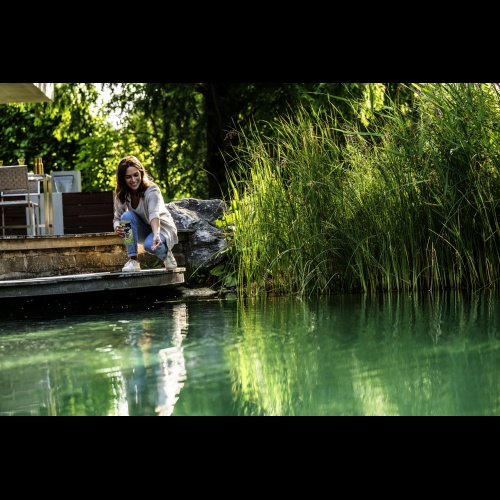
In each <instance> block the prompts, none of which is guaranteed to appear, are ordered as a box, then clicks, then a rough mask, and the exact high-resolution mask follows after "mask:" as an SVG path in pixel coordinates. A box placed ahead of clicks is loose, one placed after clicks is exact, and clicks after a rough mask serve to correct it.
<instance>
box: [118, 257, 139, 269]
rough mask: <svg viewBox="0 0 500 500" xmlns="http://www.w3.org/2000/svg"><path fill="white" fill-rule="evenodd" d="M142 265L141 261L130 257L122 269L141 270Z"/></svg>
mask: <svg viewBox="0 0 500 500" xmlns="http://www.w3.org/2000/svg"><path fill="white" fill-rule="evenodd" d="M140 270H141V265H140V264H139V261H137V260H134V259H129V261H128V262H127V263H126V264H125V265H124V266H123V268H122V271H125V272H126V271H140Z"/></svg>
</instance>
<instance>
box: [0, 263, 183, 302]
mask: <svg viewBox="0 0 500 500" xmlns="http://www.w3.org/2000/svg"><path fill="white" fill-rule="evenodd" d="M185 271H186V269H185V268H184V267H178V268H176V269H173V270H165V269H164V268H160V269H143V270H141V271H137V272H100V273H89V274H70V275H65V276H49V277H44V278H31V279H14V280H4V281H0V299H4V298H12V299H15V298H23V299H24V298H29V297H46V296H66V295H68V294H85V295H86V294H91V293H93V292H106V291H115V290H127V291H130V290H133V289H140V290H143V289H150V288H155V287H169V286H171V285H177V284H182V283H184V272H185Z"/></svg>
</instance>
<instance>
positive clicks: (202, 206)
mask: <svg viewBox="0 0 500 500" xmlns="http://www.w3.org/2000/svg"><path fill="white" fill-rule="evenodd" d="M167 208H168V209H169V211H170V213H171V214H172V217H173V219H174V222H175V224H176V226H177V228H178V229H187V230H190V231H193V232H192V233H191V234H190V236H189V241H188V242H186V243H184V255H185V259H186V267H187V268H188V269H189V270H190V271H191V272H193V271H195V270H197V269H198V270H203V271H207V270H210V269H213V268H214V267H216V266H218V265H219V264H221V263H222V262H224V261H225V260H226V258H227V257H226V253H225V252H223V251H224V250H225V249H226V247H227V242H226V239H225V237H224V231H223V229H222V228H220V227H218V226H217V224H216V222H215V221H216V220H217V219H218V218H220V217H222V216H224V215H225V214H226V212H227V207H226V205H225V203H224V201H223V200H219V199H214V200H200V199H197V198H182V199H180V200H176V201H172V202H170V203H167Z"/></svg>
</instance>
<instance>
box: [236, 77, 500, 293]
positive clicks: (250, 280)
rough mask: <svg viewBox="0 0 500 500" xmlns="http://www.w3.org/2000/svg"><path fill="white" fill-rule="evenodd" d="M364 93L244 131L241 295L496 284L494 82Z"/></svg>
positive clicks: (239, 181)
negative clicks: (264, 127) (393, 95)
mask: <svg viewBox="0 0 500 500" xmlns="http://www.w3.org/2000/svg"><path fill="white" fill-rule="evenodd" d="M380 88H381V87H379V90H380ZM367 95H371V96H373V97H375V95H376V94H375V93H374V92H372V94H370V93H368V94H367ZM403 95H405V96H407V100H406V101H404V100H403V99H402V98H401V96H403ZM365 97H366V96H365ZM371 99H372V97H370V99H369V100H368V101H366V100H365V98H363V97H361V98H354V97H353V98H352V99H348V101H349V102H350V104H351V108H352V110H353V113H346V112H345V109H342V110H341V109H340V108H336V107H334V106H333V104H332V103H334V102H336V101H337V102H339V101H340V102H344V103H345V102H347V101H346V100H345V97H339V98H338V99H336V98H335V97H334V96H331V98H330V99H329V101H328V104H325V106H324V107H323V108H314V107H305V106H302V107H299V108H296V109H295V110H292V111H291V112H290V113H289V114H288V115H286V116H285V115H282V116H281V117H280V118H279V120H277V121H274V122H273V123H268V124H267V126H268V127H270V128H272V129H273V130H272V132H271V133H269V134H266V135H264V134H262V133H261V130H262V126H261V125H262V124H261V123H258V124H257V123H255V124H254V126H253V128H252V129H251V130H250V132H247V133H246V134H243V133H241V134H240V144H241V147H240V150H239V151H237V152H236V154H235V156H234V161H235V162H236V163H237V164H238V167H239V168H238V169H237V170H236V169H233V175H232V177H231V188H232V193H231V199H232V200H233V202H234V203H236V204H237V206H238V211H237V212H235V231H234V240H233V241H232V245H233V249H232V252H233V254H234V256H235V258H234V260H233V264H235V267H236V268H237V281H238V287H239V289H240V292H241V293H242V294H248V295H250V294H258V293H274V294H282V293H286V294H291V293H296V294H299V295H304V294H312V293H331V292H357V291H370V292H376V291H402V290H405V291H411V292H414V291H418V290H430V289H431V290H432V289H441V290H444V289H451V288H466V289H478V288H482V287H489V288H495V287H496V286H497V283H498V282H499V279H500V268H499V265H498V262H500V254H499V252H500V245H499V243H500V241H499V231H500V221H499V219H498V206H499V202H500V176H499V171H498V168H499V165H500V161H499V160H500V158H499V151H498V144H499V140H498V139H499V137H498V134H499V129H498V123H499V118H500V117H499V113H500V107H499V104H500V97H499V92H498V87H496V86H495V85H494V84H425V85H424V84H422V85H408V86H406V87H405V88H403V89H402V90H401V92H400V94H398V95H397V98H395V99H391V97H390V96H389V95H387V94H384V100H383V101H381V95H380V94H379V95H378V97H377V99H376V100H377V102H376V103H373V105H372V102H371ZM363 106H364V109H366V112H361V111H360V110H362V109H363ZM353 116H354V118H352V117H353ZM349 117H350V118H349ZM356 117H358V118H359V119H358V118H356ZM244 141H245V142H244Z"/></svg>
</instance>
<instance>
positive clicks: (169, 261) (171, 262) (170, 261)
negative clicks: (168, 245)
mask: <svg viewBox="0 0 500 500" xmlns="http://www.w3.org/2000/svg"><path fill="white" fill-rule="evenodd" d="M163 263H164V264H165V269H175V268H176V267H177V261H176V260H175V257H174V254H173V253H172V250H169V251H168V253H167V258H166V259H165V261H164V262H163Z"/></svg>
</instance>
